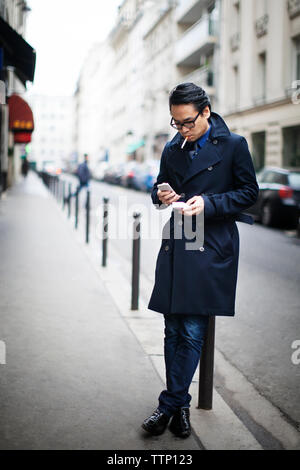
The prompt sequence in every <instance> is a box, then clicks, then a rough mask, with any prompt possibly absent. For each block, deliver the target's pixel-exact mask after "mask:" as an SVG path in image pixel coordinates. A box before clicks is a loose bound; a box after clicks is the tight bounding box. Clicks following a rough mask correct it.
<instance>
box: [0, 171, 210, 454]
mask: <svg viewBox="0 0 300 470" xmlns="http://www.w3.org/2000/svg"><path fill="white" fill-rule="evenodd" d="M0 256H1V258H0V259H1V262H0V283H1V291H0V292H1V293H0V312H1V324H0V340H1V342H2V343H1V344H2V345H3V344H5V348H6V363H5V364H3V363H2V364H1V362H0V395H1V408H0V422H1V426H0V448H1V449H120V450H121V449H139V450H143V449H149V450H150V449H151V450H152V449H159V450H164V449H168V450H172V449H174V450H192V449H194V450H200V449H202V445H201V443H200V441H199V439H198V438H197V436H196V435H195V434H194V435H193V436H191V437H190V438H189V439H188V440H181V439H178V438H175V437H174V436H173V435H172V434H171V433H170V432H169V431H167V432H166V433H165V434H164V435H163V436H160V437H155V438H154V437H151V436H148V435H146V434H145V433H144V432H143V430H142V429H141V428H140V425H141V422H142V421H143V419H144V418H145V417H146V416H147V415H148V414H150V413H151V412H152V411H153V406H155V404H156V399H157V396H158V394H159V392H160V390H161V388H162V382H161V379H160V377H159V375H158V373H157V371H156V370H155V368H154V367H153V364H152V362H151V360H150V358H149V356H148V355H147V354H146V352H145V351H144V349H143V348H142V346H141V345H140V343H139V342H138V340H137V338H136V336H135V335H134V334H133V332H132V330H131V329H130V327H129V325H128V323H127V322H126V321H125V320H124V318H123V317H122V316H121V315H120V313H119V311H118V309H117V307H116V305H115V303H114V302H113V300H112V297H111V295H110V294H109V292H108V290H107V289H106V287H105V286H104V284H103V282H101V280H100V278H99V276H98V274H97V272H96V270H95V269H94V267H93V265H92V264H91V263H90V260H89V259H88V257H87V256H86V254H85V251H84V249H81V248H80V246H79V244H78V242H77V241H76V238H75V237H74V236H72V233H71V231H70V227H69V226H68V224H67V223H63V221H62V219H61V216H60V213H59V210H58V207H57V203H56V201H55V200H54V199H53V198H52V196H51V195H50V194H49V193H48V191H47V190H46V189H45V188H44V186H43V185H42V183H41V181H40V180H39V179H38V177H37V176H36V175H35V174H33V173H31V172H30V173H29V175H28V177H27V180H25V181H21V182H20V183H18V184H17V185H15V186H14V187H13V188H11V189H10V190H9V191H8V194H7V197H6V198H5V199H2V200H1V201H0Z"/></svg>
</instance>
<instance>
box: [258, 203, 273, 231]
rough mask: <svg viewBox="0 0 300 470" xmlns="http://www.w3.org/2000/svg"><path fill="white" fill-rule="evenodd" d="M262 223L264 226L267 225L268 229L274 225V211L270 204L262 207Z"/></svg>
mask: <svg viewBox="0 0 300 470" xmlns="http://www.w3.org/2000/svg"><path fill="white" fill-rule="evenodd" d="M261 222H262V224H263V225H266V226H267V227H271V226H272V225H274V222H275V220H274V214H273V211H272V207H271V204H270V203H268V202H265V204H264V205H263V206H262V209H261Z"/></svg>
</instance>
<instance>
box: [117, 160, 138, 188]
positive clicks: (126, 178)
mask: <svg viewBox="0 0 300 470" xmlns="http://www.w3.org/2000/svg"><path fill="white" fill-rule="evenodd" d="M138 165H140V164H139V163H138V162H136V161H135V160H132V161H129V162H126V163H125V164H124V171H123V174H122V176H121V181H120V184H121V185H122V186H124V187H125V188H134V183H133V179H134V175H135V171H136V168H137V167H138Z"/></svg>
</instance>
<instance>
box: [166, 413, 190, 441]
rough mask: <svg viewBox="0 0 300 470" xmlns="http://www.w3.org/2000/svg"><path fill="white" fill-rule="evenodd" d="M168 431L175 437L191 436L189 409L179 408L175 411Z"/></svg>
mask: <svg viewBox="0 0 300 470" xmlns="http://www.w3.org/2000/svg"><path fill="white" fill-rule="evenodd" d="M169 429H170V431H172V433H173V434H175V436H177V437H184V438H185V437H189V436H190V434H191V423H190V409H189V408H180V409H179V410H177V411H176V413H175V414H174V416H173V418H172V421H171V424H170V427H169Z"/></svg>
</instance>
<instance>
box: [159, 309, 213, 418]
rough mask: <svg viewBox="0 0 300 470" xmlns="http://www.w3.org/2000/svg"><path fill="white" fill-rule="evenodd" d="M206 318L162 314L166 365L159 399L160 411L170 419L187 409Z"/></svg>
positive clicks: (205, 329)
mask: <svg viewBox="0 0 300 470" xmlns="http://www.w3.org/2000/svg"><path fill="white" fill-rule="evenodd" d="M208 319H209V317H208V316H203V315H180V314H176V315H165V342H164V352H165V365H166V383H167V390H164V391H162V392H161V394H160V396H159V406H158V407H159V409H160V411H162V412H163V413H165V414H167V415H169V416H172V415H173V414H174V413H175V411H176V410H177V409H178V408H180V407H189V406H190V401H191V398H192V397H191V395H190V394H189V393H188V391H189V388H190V384H191V382H192V379H193V376H194V374H195V371H196V369H197V366H198V362H199V359H200V355H201V350H202V346H203V343H204V338H205V334H206V332H207V326H208Z"/></svg>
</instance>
